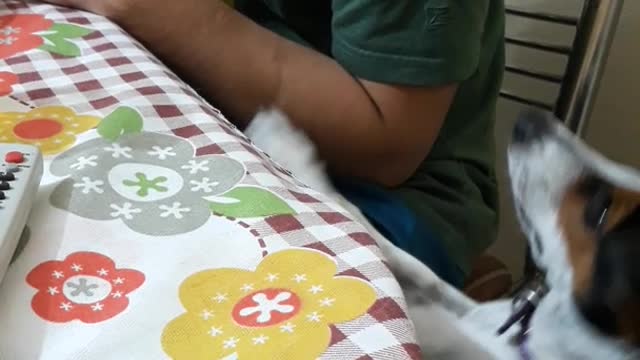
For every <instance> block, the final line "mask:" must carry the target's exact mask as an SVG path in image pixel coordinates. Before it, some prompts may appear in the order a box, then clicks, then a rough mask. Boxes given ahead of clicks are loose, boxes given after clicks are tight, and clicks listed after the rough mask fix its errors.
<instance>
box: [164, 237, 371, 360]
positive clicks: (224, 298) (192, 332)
mask: <svg viewBox="0 0 640 360" xmlns="http://www.w3.org/2000/svg"><path fill="white" fill-rule="evenodd" d="M336 271H337V267H336V264H335V262H334V261H333V259H331V258H330V257H329V256H328V255H326V254H324V253H321V252H318V251H314V250H308V249H293V250H284V251H281V252H278V253H274V254H271V255H269V256H267V257H265V258H264V259H263V260H262V262H261V263H260V264H259V265H258V267H257V268H256V270H255V271H247V270H241V269H217V270H208V271H203V272H200V273H197V274H195V275H192V276H191V277H189V278H188V279H187V280H185V281H184V282H183V283H182V285H181V287H180V300H181V302H182V305H183V306H184V307H185V309H186V310H187V312H186V313H184V314H182V315H181V316H179V317H177V318H176V319H174V320H173V321H171V322H170V323H169V324H168V325H167V327H166V328H165V329H164V333H163V335H162V346H163V349H164V350H165V352H166V353H167V354H168V355H169V356H170V357H171V358H172V359H174V360H183V359H184V360H205V359H222V358H239V359H296V360H307V359H309V360H311V359H316V358H318V356H320V355H321V354H322V353H323V352H324V351H325V350H326V348H327V347H328V346H329V342H330V340H331V330H330V328H329V325H330V324H337V323H343V322H347V321H351V320H354V319H356V318H358V317H359V316H361V315H363V314H365V313H366V312H367V310H368V309H369V308H370V307H371V305H373V303H374V302H375V299H376V294H375V292H374V290H373V288H372V287H371V286H370V285H368V284H367V283H365V282H364V281H361V280H359V279H357V278H353V277H347V276H335V274H336Z"/></svg>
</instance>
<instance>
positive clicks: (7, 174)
mask: <svg viewBox="0 0 640 360" xmlns="http://www.w3.org/2000/svg"><path fill="white" fill-rule="evenodd" d="M42 172H43V164H42V155H41V154H40V151H39V150H38V148H36V147H34V146H29V145H20V144H4V143H0V282H2V279H3V278H4V275H5V273H6V272H7V269H8V268H9V261H10V260H11V257H12V256H13V253H14V251H15V250H16V247H17V246H18V240H19V239H20V235H21V234H22V231H23V230H24V227H25V225H26V223H27V217H28V216H29V212H30V210H31V207H32V206H33V202H34V200H35V198H36V194H37V193H38V186H40V179H41V178H42Z"/></svg>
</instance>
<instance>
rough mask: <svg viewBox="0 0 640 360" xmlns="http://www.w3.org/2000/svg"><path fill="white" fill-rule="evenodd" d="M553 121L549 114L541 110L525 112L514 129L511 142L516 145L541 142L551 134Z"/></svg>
mask: <svg viewBox="0 0 640 360" xmlns="http://www.w3.org/2000/svg"><path fill="white" fill-rule="evenodd" d="M551 121H552V119H551V118H550V117H549V116H548V114H547V113H545V112H542V111H539V110H528V111H525V112H523V113H522V114H521V115H520V116H519V117H518V120H517V121H516V124H515V126H514V127H513V134H512V138H511V141H512V142H513V143H514V144H526V143H530V142H534V141H536V140H540V139H541V138H543V137H544V136H545V135H547V134H549V133H551V130H552V123H551Z"/></svg>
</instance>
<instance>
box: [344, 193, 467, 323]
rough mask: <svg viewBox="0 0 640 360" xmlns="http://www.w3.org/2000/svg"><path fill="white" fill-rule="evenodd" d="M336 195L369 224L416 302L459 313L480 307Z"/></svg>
mask: <svg viewBox="0 0 640 360" xmlns="http://www.w3.org/2000/svg"><path fill="white" fill-rule="evenodd" d="M334 198H335V199H336V200H337V202H338V203H339V204H340V205H342V206H343V207H344V208H345V209H346V210H347V211H348V212H349V213H351V214H352V215H353V216H354V217H355V218H356V220H357V221H358V222H359V223H361V224H362V225H364V226H365V228H366V229H367V231H368V232H369V234H371V236H372V237H373V238H374V239H375V240H376V242H377V244H378V246H379V247H380V250H381V251H382V253H383V254H384V256H385V258H386V260H387V262H388V264H389V267H390V270H391V272H392V273H393V274H394V276H395V277H396V278H397V279H398V281H399V282H400V285H401V286H402V289H403V290H404V292H405V296H406V297H408V299H407V301H408V302H411V301H412V298H415V297H419V298H420V299H417V298H416V301H420V302H424V301H428V302H439V303H441V304H442V305H444V306H445V307H446V308H447V309H448V310H449V311H451V312H453V313H454V314H456V315H457V316H463V315H465V314H467V313H468V312H469V311H470V310H472V309H473V308H475V307H476V305H477V304H476V302H474V301H473V300H471V299H470V298H469V297H467V296H466V295H464V294H463V293H462V292H460V291H458V290H457V289H456V288H454V287H453V286H451V285H449V284H447V283H446V282H444V281H443V280H442V279H441V278H440V277H438V275H436V274H435V273H434V272H433V271H431V269H429V267H427V266H426V265H425V264H423V263H422V262H421V261H420V260H418V259H416V258H415V257H413V256H412V255H411V254H409V253H407V252H405V251H404V250H402V249H400V248H398V247H397V246H395V245H394V244H392V243H391V242H390V241H389V240H388V239H387V238H386V237H384V236H383V235H382V234H380V233H379V232H378V230H377V229H376V228H375V227H374V226H373V225H371V223H369V221H368V220H367V219H366V217H365V216H364V215H363V214H362V212H361V211H360V209H358V208H357V207H356V206H355V205H353V204H352V203H350V202H349V201H347V200H346V199H345V198H344V197H342V195H340V194H337V193H334Z"/></svg>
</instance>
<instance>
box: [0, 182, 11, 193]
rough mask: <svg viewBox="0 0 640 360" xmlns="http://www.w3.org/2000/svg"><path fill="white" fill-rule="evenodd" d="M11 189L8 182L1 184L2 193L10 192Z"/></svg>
mask: <svg viewBox="0 0 640 360" xmlns="http://www.w3.org/2000/svg"><path fill="white" fill-rule="evenodd" d="M9 189H11V186H10V185H9V183H8V182H6V181H3V182H1V183H0V191H4V190H9Z"/></svg>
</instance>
